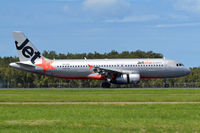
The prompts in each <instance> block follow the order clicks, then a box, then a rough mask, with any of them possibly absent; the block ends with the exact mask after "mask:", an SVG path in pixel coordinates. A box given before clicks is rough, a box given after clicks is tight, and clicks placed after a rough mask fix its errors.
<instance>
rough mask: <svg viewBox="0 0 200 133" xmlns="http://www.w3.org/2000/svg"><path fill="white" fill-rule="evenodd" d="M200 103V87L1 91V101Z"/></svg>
mask: <svg viewBox="0 0 200 133" xmlns="http://www.w3.org/2000/svg"><path fill="white" fill-rule="evenodd" d="M73 101H74V102H200V89H146V90H145V89H134V90H131V89H115V90H113V89H108V90H107V89H73V90H66V89H59V90H57V89H43V90H39V89H38V90H22V89H18V90H17V89H16V90H6V89H4V90H0V102H73Z"/></svg>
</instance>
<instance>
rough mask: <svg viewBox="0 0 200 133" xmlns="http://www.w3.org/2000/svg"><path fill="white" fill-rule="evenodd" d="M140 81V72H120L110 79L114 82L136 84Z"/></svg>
mask: <svg viewBox="0 0 200 133" xmlns="http://www.w3.org/2000/svg"><path fill="white" fill-rule="evenodd" d="M139 81H140V74H122V75H120V76H117V77H116V78H115V79H113V80H112V81H111V83H114V84H136V83H138V82H139Z"/></svg>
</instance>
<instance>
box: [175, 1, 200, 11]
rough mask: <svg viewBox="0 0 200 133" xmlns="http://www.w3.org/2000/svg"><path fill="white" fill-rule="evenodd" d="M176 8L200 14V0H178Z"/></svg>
mask: <svg viewBox="0 0 200 133" xmlns="http://www.w3.org/2000/svg"><path fill="white" fill-rule="evenodd" d="M175 8H176V9H178V10H183V11H186V12H191V13H198V14H200V0H177V2H176V4H175Z"/></svg>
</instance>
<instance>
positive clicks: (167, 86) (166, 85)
mask: <svg viewBox="0 0 200 133" xmlns="http://www.w3.org/2000/svg"><path fill="white" fill-rule="evenodd" d="M164 87H165V88H169V82H168V79H165V81H164Z"/></svg>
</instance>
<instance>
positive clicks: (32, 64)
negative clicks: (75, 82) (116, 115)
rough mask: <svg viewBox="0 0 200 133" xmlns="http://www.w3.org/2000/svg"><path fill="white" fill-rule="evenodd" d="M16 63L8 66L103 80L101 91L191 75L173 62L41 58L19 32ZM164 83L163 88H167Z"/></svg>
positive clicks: (75, 77)
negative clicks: (148, 80)
mask: <svg viewBox="0 0 200 133" xmlns="http://www.w3.org/2000/svg"><path fill="white" fill-rule="evenodd" d="M13 36H14V40H15V45H16V48H17V51H18V55H19V62H14V63H10V64H9V66H10V67H12V68H16V69H19V70H23V71H27V72H31V73H36V74H41V75H46V76H51V77H56V78H63V79H96V80H104V82H103V83H102V87H103V88H110V86H111V84H137V83H138V82H139V81H140V80H141V79H144V78H148V79H150V78H164V79H168V78H176V77H181V76H186V75H188V74H189V73H190V72H191V71H190V69H189V68H187V67H185V66H184V65H183V64H182V63H180V62H177V61H175V60H170V59H165V58H160V59H155V58H153V59H149V58H147V59H86V58H85V59H70V60H55V59H54V60H51V59H48V58H45V57H44V56H42V54H41V53H40V52H39V51H38V50H37V49H36V47H35V46H34V45H33V44H32V43H31V42H30V41H29V39H28V38H27V37H26V36H25V35H24V33H22V32H20V31H15V32H13ZM168 86H169V85H168V83H167V82H166V83H165V87H168Z"/></svg>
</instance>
